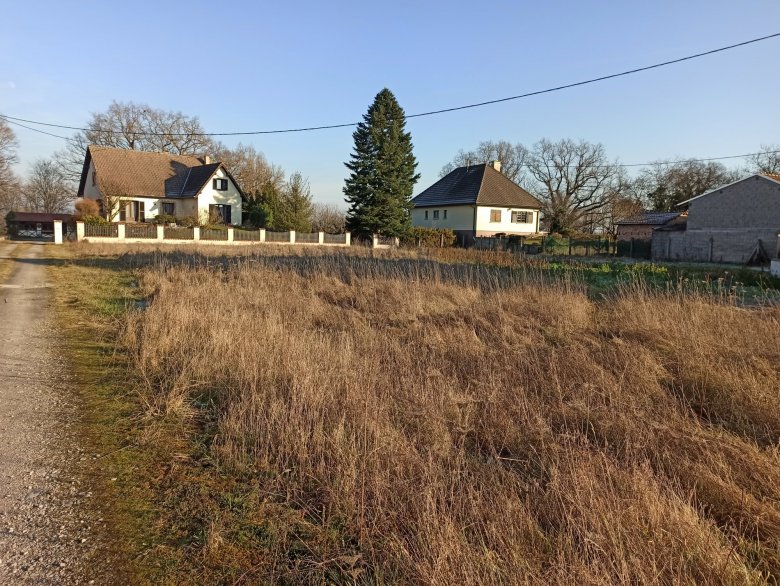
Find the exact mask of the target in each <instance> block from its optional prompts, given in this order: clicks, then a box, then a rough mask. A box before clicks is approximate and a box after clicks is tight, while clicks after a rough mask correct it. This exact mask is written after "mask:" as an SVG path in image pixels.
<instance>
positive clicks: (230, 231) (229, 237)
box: [227, 227, 233, 242]
mask: <svg viewBox="0 0 780 586" xmlns="http://www.w3.org/2000/svg"><path fill="white" fill-rule="evenodd" d="M227 241H228V242H233V228H232V227H230V228H228V229H227Z"/></svg>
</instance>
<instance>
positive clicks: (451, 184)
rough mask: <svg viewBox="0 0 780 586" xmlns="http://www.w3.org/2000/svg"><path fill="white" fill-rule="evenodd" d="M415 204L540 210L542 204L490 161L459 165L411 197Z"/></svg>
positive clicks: (419, 205)
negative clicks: (488, 162) (497, 169)
mask: <svg viewBox="0 0 780 586" xmlns="http://www.w3.org/2000/svg"><path fill="white" fill-rule="evenodd" d="M412 203H413V204H414V205H415V207H428V206H440V205H484V206H491V205H492V206H502V207H517V208H531V209H540V208H541V207H542V203H541V202H540V201H539V200H538V199H536V198H535V197H534V196H533V195H531V194H530V193H528V192H527V191H526V190H525V189H523V188H522V187H520V186H519V185H517V184H516V183H515V182H514V181H512V180H510V179H508V178H507V177H506V176H505V175H503V174H501V173H500V172H498V171H496V170H495V169H494V168H493V167H492V166H491V165H490V164H487V163H484V164H480V165H470V166H468V167H458V168H457V169H455V170H454V171H452V172H450V173H448V174H447V175H445V176H444V177H442V178H441V179H439V180H438V181H437V182H436V183H434V184H433V185H431V186H430V187H429V188H428V189H426V190H425V191H423V192H421V193H420V194H419V195H418V196H417V197H415V198H413V199H412Z"/></svg>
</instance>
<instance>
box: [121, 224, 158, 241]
mask: <svg viewBox="0 0 780 586" xmlns="http://www.w3.org/2000/svg"><path fill="white" fill-rule="evenodd" d="M125 238H155V239H156V238H157V226H156V225H154V224H126V225H125Z"/></svg>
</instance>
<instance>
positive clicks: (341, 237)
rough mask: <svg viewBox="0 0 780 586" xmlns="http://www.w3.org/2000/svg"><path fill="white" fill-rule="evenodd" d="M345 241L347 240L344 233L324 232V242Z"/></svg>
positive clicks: (339, 242)
mask: <svg viewBox="0 0 780 586" xmlns="http://www.w3.org/2000/svg"><path fill="white" fill-rule="evenodd" d="M346 242H347V235H346V234H325V238H324V243H325V244H346Z"/></svg>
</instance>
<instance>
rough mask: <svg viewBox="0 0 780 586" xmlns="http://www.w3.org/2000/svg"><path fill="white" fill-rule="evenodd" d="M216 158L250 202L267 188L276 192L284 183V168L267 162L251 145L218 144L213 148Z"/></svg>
mask: <svg viewBox="0 0 780 586" xmlns="http://www.w3.org/2000/svg"><path fill="white" fill-rule="evenodd" d="M214 156H215V157H216V159H217V160H219V161H221V162H222V163H224V164H225V167H227V169H228V171H230V174H231V175H233V177H234V178H235V180H236V181H237V182H238V184H239V185H240V186H241V189H242V190H243V191H244V193H245V194H246V196H247V200H249V201H250V202H251V201H253V200H255V199H257V198H258V197H262V195H263V194H264V193H267V192H268V191H269V190H270V191H274V192H276V193H278V192H280V191H281V190H282V187H283V185H284V170H283V169H282V168H281V167H279V166H278V165H272V164H271V163H269V162H268V159H266V157H265V155H264V154H263V153H261V152H258V151H257V150H255V147H253V146H252V145H244V144H241V143H239V144H238V145H237V146H236V147H235V148H232V149H230V148H227V147H226V146H224V145H222V144H219V145H217V146H216V148H215V150H214Z"/></svg>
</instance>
